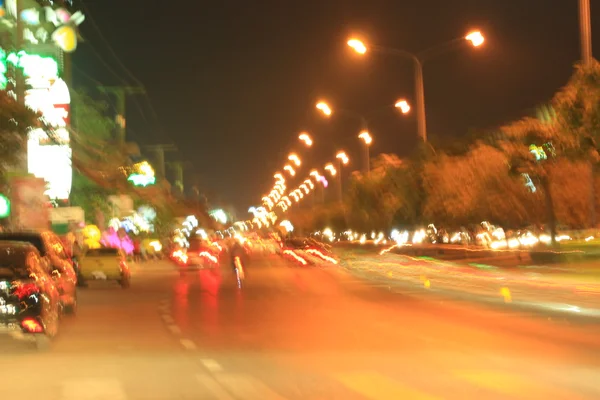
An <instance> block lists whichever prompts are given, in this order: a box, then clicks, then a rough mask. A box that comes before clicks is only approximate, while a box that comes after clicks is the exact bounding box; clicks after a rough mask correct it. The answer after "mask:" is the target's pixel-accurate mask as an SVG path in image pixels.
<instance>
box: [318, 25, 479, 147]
mask: <svg viewBox="0 0 600 400" xmlns="http://www.w3.org/2000/svg"><path fill="white" fill-rule="evenodd" d="M464 40H467V41H469V42H470V43H471V45H472V46H473V47H479V46H481V45H482V44H483V43H484V41H485V38H484V37H483V34H482V33H481V32H480V31H472V32H469V33H468V34H467V35H466V36H463V37H460V38H457V39H454V40H450V41H448V42H445V43H443V44H442V46H434V47H432V48H429V49H426V50H424V51H421V52H419V53H416V54H413V53H411V52H408V51H405V50H401V49H391V48H386V47H381V46H369V48H370V49H371V50H373V51H378V52H381V53H386V54H391V55H395V56H399V57H403V58H406V59H409V60H411V61H412V63H413V65H414V69H415V93H416V106H415V107H416V110H417V125H418V131H419V136H420V137H421V139H422V140H423V141H424V142H427V117H426V114H425V86H424V84H423V63H424V62H425V61H426V60H429V59H430V58H431V56H435V55H439V54H442V53H443V52H442V51H440V50H443V49H447V48H448V47H449V45H452V44H456V43H457V42H460V41H464ZM347 44H348V46H350V47H351V48H352V49H353V50H354V51H355V52H357V53H359V54H365V53H366V52H367V46H366V45H365V44H364V43H363V42H362V41H360V40H358V39H355V38H352V39H350V40H348V42H347ZM401 110H402V112H403V113H404V114H406V113H407V112H408V111H404V109H402V108H401ZM408 110H410V108H408ZM330 111H331V110H330Z"/></svg>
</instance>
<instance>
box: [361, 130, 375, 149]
mask: <svg viewBox="0 0 600 400" xmlns="http://www.w3.org/2000/svg"><path fill="white" fill-rule="evenodd" d="M358 138H359V139H362V140H363V141H364V142H365V144H366V145H367V146H368V145H370V144H371V143H372V142H373V138H372V137H371V134H370V133H369V132H368V131H362V132H361V133H360V134H359V135H358Z"/></svg>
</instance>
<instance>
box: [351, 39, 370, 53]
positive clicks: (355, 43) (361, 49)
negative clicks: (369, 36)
mask: <svg viewBox="0 0 600 400" xmlns="http://www.w3.org/2000/svg"><path fill="white" fill-rule="evenodd" d="M346 43H347V44H348V46H350V47H351V48H352V49H353V50H354V51H355V52H357V53H358V54H365V53H366V52H367V46H365V44H364V43H363V42H362V41H360V40H358V39H350V40H348V42H346Z"/></svg>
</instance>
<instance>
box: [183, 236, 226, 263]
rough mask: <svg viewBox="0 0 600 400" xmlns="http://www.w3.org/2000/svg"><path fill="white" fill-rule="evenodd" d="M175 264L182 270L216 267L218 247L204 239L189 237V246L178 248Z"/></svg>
mask: <svg viewBox="0 0 600 400" xmlns="http://www.w3.org/2000/svg"><path fill="white" fill-rule="evenodd" d="M177 264H178V265H179V266H180V268H181V270H182V271H189V270H196V269H205V268H211V269H212V268H216V267H218V266H219V249H218V248H216V247H215V246H212V245H211V244H210V243H209V242H208V241H206V240H203V239H200V238H190V240H189V247H187V248H185V249H182V250H179V253H178V256H177Z"/></svg>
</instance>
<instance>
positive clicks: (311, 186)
mask: <svg viewBox="0 0 600 400" xmlns="http://www.w3.org/2000/svg"><path fill="white" fill-rule="evenodd" d="M304 184H305V185H308V187H309V188H311V189H314V188H315V185H314V183H313V182H312V181H311V180H310V179H307V180H305V181H304Z"/></svg>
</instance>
